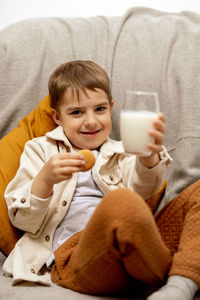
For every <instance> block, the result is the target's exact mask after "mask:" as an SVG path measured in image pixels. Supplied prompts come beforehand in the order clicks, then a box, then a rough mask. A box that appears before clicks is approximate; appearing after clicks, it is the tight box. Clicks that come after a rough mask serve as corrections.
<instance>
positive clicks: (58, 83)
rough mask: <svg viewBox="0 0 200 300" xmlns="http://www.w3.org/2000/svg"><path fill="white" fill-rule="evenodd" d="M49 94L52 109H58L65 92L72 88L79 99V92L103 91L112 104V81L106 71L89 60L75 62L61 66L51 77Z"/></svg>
mask: <svg viewBox="0 0 200 300" xmlns="http://www.w3.org/2000/svg"><path fill="white" fill-rule="evenodd" d="M48 88H49V94H50V98H51V107H52V108H55V109H57V108H58V105H59V103H60V100H61V99H62V96H63V94H64V92H65V91H66V90H67V89H68V88H71V90H72V93H73V94H75V93H76V95H77V97H78V98H79V90H80V89H81V90H83V91H84V92H85V93H86V91H85V89H89V90H93V91H95V90H96V89H101V90H103V91H104V92H105V93H106V94H107V96H108V101H109V103H111V101H112V95H111V90H110V80H109V77H108V75H107V73H106V72H105V70H104V69H103V68H102V67H100V66H99V65H97V64H96V63H94V62H92V61H89V60H74V61H71V62H67V63H64V64H62V65H60V66H59V67H58V68H57V69H56V70H55V71H54V72H53V73H52V75H51V76H50V79H49V84H48Z"/></svg>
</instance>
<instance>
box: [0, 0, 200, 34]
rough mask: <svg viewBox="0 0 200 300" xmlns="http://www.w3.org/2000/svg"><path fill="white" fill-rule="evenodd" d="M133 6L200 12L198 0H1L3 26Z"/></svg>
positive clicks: (113, 12)
mask: <svg viewBox="0 0 200 300" xmlns="http://www.w3.org/2000/svg"><path fill="white" fill-rule="evenodd" d="M132 6H147V7H151V8H156V9H159V10H163V11H169V12H178V11H181V10H193V11H197V12H199V13H200V1H198V0H0V29H2V28H4V27H5V26H7V25H9V24H11V23H14V22H16V21H19V20H22V19H26V18H30V17H48V16H61V17H88V16H97V15H106V16H116V15H122V14H123V13H124V12H125V11H126V10H127V9H128V8H130V7H132Z"/></svg>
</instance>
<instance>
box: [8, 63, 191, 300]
mask: <svg viewBox="0 0 200 300" xmlns="http://www.w3.org/2000/svg"><path fill="white" fill-rule="evenodd" d="M49 94H50V96H51V106H52V117H53V119H54V121H55V123H56V124H57V125H58V127H57V128H56V129H55V130H53V131H52V132H49V133H47V134H46V135H45V136H44V137H41V138H36V139H33V140H32V141H29V142H28V143H27V144H26V146H25V149H24V152H23V154H22V157H21V162H20V168H19V170H18V172H17V174H16V176H15V178H14V179H13V181H12V182H11V183H10V184H9V185H8V187H7V189H6V192H5V199H6V202H7V205H8V212H9V217H10V219H11V222H12V224H13V225H14V226H16V227H18V228H20V229H21V230H23V231H25V232H26V233H25V234H24V236H23V237H22V238H21V239H20V240H19V241H18V242H17V244H16V246H15V248H14V249H13V251H12V253H11V254H10V255H9V257H8V258H7V260H6V262H5V264H4V266H3V269H4V272H5V273H6V274H7V275H12V276H13V282H14V283H17V282H18V281H21V280H29V281H36V282H40V283H43V284H49V277H48V274H46V273H45V274H44V272H46V269H45V267H44V266H47V267H48V268H49V269H51V277H52V279H53V281H54V282H56V283H57V284H60V285H62V286H65V287H67V288H71V289H73V290H76V291H79V292H83V293H88V294H112V293H117V292H121V291H124V290H126V289H128V288H130V287H131V286H132V284H133V282H134V281H135V280H139V281H141V282H144V283H145V284H151V285H154V284H157V283H160V282H162V281H164V279H165V277H166V276H167V273H168V270H169V267H170V264H171V262H172V257H171V254H170V250H171V249H169V248H168V247H167V246H166V245H165V244H164V242H163V240H162V238H161V235H160V232H159V230H158V228H157V226H156V223H155V221H154V218H153V217H152V214H151V212H150V209H149V207H148V205H147V204H146V203H145V199H146V200H147V199H149V198H150V197H153V195H154V194H155V193H156V192H157V191H158V189H159V188H160V187H161V185H162V183H163V181H164V176H165V171H166V166H167V165H168V163H169V162H170V157H169V156H168V154H167V152H166V150H165V148H164V147H163V146H162V144H163V140H164V128H165V124H164V123H165V121H164V116H163V115H162V114H159V116H158V119H157V120H155V121H154V128H155V129H154V130H151V131H150V133H149V134H150V135H151V136H152V137H153V138H154V140H155V143H154V144H149V145H148V148H149V149H150V150H151V151H152V154H151V155H150V156H148V157H140V158H139V157H135V156H134V155H133V156H130V155H126V153H124V150H123V147H122V144H121V142H117V141H113V140H111V139H109V135H110V133H111V129H112V124H111V111H112V106H113V100H112V96H111V92H110V83H109V79H108V76H107V74H106V73H105V71H104V70H103V69H102V68H101V67H99V66H98V65H96V64H95V63H93V62H90V61H73V62H69V63H66V64H63V65H61V66H60V67H58V68H57V69H56V70H55V72H54V73H53V74H52V75H51V77H50V80H49ZM84 148H86V149H90V150H92V151H93V153H94V155H95V156H96V163H95V166H94V168H93V169H92V171H91V170H90V171H88V172H86V173H83V172H81V171H82V168H83V164H84V161H83V157H82V156H81V155H80V154H78V152H77V151H78V150H80V149H84ZM150 206H151V203H150ZM54 253H55V254H54ZM52 266H53V267H52ZM172 278H173V276H172ZM188 280H190V279H188ZM191 282H192V283H193V281H192V280H191ZM194 287H195V288H196V284H195V283H194ZM155 296H156V294H155ZM151 297H154V295H152V296H151ZM152 299H154V298H152ZM155 299H156V298H155ZM160 299H161V298H160ZM163 299H164V298H163ZM174 299H175V298H174ZM177 299H178V298H177ZM188 299H190V298H188ZM182 300H183V298H182Z"/></svg>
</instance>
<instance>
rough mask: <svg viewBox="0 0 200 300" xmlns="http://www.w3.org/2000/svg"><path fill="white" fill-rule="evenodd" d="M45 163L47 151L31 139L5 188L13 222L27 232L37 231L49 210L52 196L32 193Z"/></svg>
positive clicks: (35, 140) (9, 213)
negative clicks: (46, 196) (34, 183)
mask: <svg viewBox="0 0 200 300" xmlns="http://www.w3.org/2000/svg"><path fill="white" fill-rule="evenodd" d="M44 163H45V153H44V151H43V149H42V147H41V145H40V144H38V143H37V139H34V140H32V141H29V142H28V143H27V144H26V145H25V148H24V152H23V154H22V156H21V159H20V167H19V169H18V171H17V173H16V175H15V177H14V179H13V180H12V181H11V182H10V183H9V184H8V186H7V188H6V190H5V200H6V204H7V206H8V215H9V218H10V220H11V223H12V224H13V225H14V226H15V227H17V228H19V229H21V230H23V231H27V232H31V233H34V234H35V233H36V232H37V231H38V230H39V228H40V226H41V224H42V222H43V220H44V218H45V216H46V214H47V211H48V206H49V203H50V201H51V197H52V196H51V197H49V198H47V199H41V198H38V197H35V196H33V195H31V186H32V182H33V179H34V177H35V176H36V175H37V174H38V172H39V170H40V169H41V168H42V166H43V165H44Z"/></svg>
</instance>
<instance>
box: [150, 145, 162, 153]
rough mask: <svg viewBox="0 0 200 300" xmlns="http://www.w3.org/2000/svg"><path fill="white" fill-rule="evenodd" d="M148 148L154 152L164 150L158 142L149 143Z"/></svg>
mask: <svg viewBox="0 0 200 300" xmlns="http://www.w3.org/2000/svg"><path fill="white" fill-rule="evenodd" d="M147 147H148V149H149V150H151V151H152V152H160V151H162V149H163V148H162V146H161V145H157V144H150V143H149V144H148V145H147Z"/></svg>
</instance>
